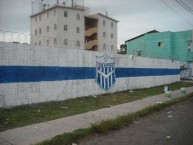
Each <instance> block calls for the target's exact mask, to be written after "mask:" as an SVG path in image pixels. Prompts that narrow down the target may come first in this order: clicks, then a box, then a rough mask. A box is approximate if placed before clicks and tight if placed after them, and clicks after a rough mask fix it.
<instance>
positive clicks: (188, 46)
mask: <svg viewBox="0 0 193 145" xmlns="http://www.w3.org/2000/svg"><path fill="white" fill-rule="evenodd" d="M188 52H190V42H188Z"/></svg>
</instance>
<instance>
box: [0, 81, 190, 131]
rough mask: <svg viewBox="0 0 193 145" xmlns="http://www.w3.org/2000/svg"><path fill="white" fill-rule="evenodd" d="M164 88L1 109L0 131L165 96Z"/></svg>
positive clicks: (173, 87) (182, 84) (175, 86)
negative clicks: (159, 95)
mask: <svg viewBox="0 0 193 145" xmlns="http://www.w3.org/2000/svg"><path fill="white" fill-rule="evenodd" d="M190 86H193V83H187V82H177V83H173V84H170V85H169V88H170V89H171V91H174V90H178V89H180V88H181V87H190ZM163 88H164V86H163V85H162V86H158V87H152V88H146V89H136V90H133V91H134V92H131V91H130V90H127V91H122V92H117V93H109V94H103V95H98V96H97V97H96V98H95V97H93V96H88V97H81V98H76V99H69V100H65V101H55V102H47V103H39V104H32V105H25V106H19V107H14V108H10V109H0V131H3V130H7V129H11V128H16V127H21V126H25V125H30V124H34V123H38V122H43V121H48V120H53V119H58V118H62V117H67V116H71V115H75V114H80V113H85V112H88V111H93V110H97V109H101V108H105V107H108V106H113V105H118V104H122V103H127V102H131V101H135V100H138V99H143V98H145V97H148V96H153V95H158V94H162V93H163Z"/></svg>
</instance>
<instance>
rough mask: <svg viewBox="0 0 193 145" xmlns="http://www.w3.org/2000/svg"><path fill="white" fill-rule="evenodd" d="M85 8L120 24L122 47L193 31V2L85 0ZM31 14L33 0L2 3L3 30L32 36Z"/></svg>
mask: <svg viewBox="0 0 193 145" xmlns="http://www.w3.org/2000/svg"><path fill="white" fill-rule="evenodd" d="M44 1H55V0H44ZM178 2H179V3H181V4H184V5H183V6H182V5H180V4H179V3H178ZM84 5H85V6H86V7H90V11H91V13H102V14H105V10H106V11H107V12H108V15H109V16H110V17H112V18H114V19H116V20H118V21H119V23H118V44H121V43H123V42H124V41H125V40H128V39H130V38H132V37H135V36H137V35H140V34H142V33H145V32H147V31H150V30H153V29H156V30H158V31H161V32H163V31H174V32H175V31H184V30H193V0H178V1H177V0H84ZM187 6H188V7H187ZM31 12H32V9H31V0H0V30H4V31H6V30H7V31H13V32H21V33H30V18H29V16H30V15H31Z"/></svg>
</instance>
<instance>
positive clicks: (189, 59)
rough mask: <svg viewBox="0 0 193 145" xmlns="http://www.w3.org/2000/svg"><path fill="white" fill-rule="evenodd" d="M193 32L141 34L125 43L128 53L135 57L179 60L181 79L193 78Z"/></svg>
mask: <svg viewBox="0 0 193 145" xmlns="http://www.w3.org/2000/svg"><path fill="white" fill-rule="evenodd" d="M192 42H193V30H187V31H180V32H171V31H166V32H158V31H156V30H153V31H150V32H147V33H145V34H141V35H139V36H137V37H134V38H132V39H129V40H127V41H125V43H126V45H127V53H128V54H130V55H134V56H142V57H151V58H162V59H171V60H178V61H180V62H181V78H185V79H189V78H191V77H193V43H192Z"/></svg>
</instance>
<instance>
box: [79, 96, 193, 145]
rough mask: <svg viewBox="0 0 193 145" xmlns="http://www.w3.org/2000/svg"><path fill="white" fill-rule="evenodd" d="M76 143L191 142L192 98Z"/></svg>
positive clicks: (159, 144) (169, 144)
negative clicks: (125, 125)
mask: <svg viewBox="0 0 193 145" xmlns="http://www.w3.org/2000/svg"><path fill="white" fill-rule="evenodd" d="M80 145H193V98H191V99H189V100H187V101H185V102H182V103H180V104H177V105H175V106H171V107H168V108H166V109H163V110H162V111H160V112H156V113H153V114H151V115H149V116H147V117H146V118H142V119H139V120H137V121H135V123H133V124H131V125H130V126H128V127H125V128H123V129H121V130H118V131H113V132H109V133H108V134H105V135H96V136H94V137H90V138H87V139H85V140H84V141H82V142H81V144H80Z"/></svg>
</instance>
